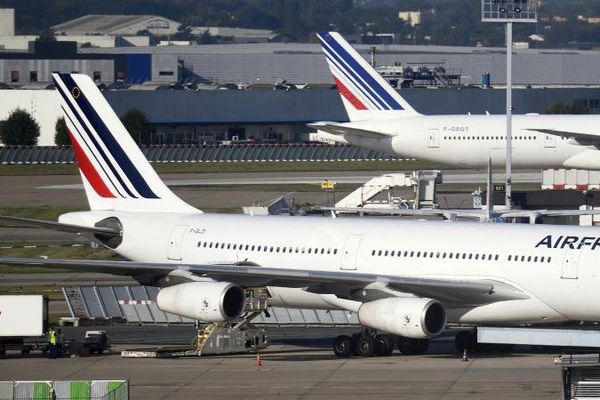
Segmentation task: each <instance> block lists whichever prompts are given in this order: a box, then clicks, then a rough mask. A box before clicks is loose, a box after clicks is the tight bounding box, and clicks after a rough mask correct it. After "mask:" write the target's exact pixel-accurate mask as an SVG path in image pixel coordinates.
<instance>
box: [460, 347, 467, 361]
mask: <svg viewBox="0 0 600 400" xmlns="http://www.w3.org/2000/svg"><path fill="white" fill-rule="evenodd" d="M461 360H463V361H469V357H468V356H467V349H466V348H465V349H464V350H463V355H462V358H461Z"/></svg>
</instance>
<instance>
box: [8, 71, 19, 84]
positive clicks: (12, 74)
mask: <svg viewBox="0 0 600 400" xmlns="http://www.w3.org/2000/svg"><path fill="white" fill-rule="evenodd" d="M10 81H11V82H13V83H14V82H19V71H10Z"/></svg>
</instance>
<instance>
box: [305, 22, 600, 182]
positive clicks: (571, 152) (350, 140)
mask: <svg viewBox="0 0 600 400" xmlns="http://www.w3.org/2000/svg"><path fill="white" fill-rule="evenodd" d="M317 36H318V38H319V41H320V43H321V47H322V49H323V52H324V53H325V58H326V60H327V64H328V66H329V69H330V71H331V73H332V75H333V79H334V81H335V83H336V86H337V88H338V91H339V93H340V96H341V98H342V102H343V104H344V107H345V110H346V112H347V114H348V118H349V121H350V122H346V123H338V122H316V123H312V124H309V126H310V127H312V128H314V129H316V130H317V131H318V135H317V137H318V138H319V140H326V141H334V142H338V143H346V144H352V145H355V146H358V147H364V148H368V149H371V150H376V151H382V152H385V153H387V154H395V155H400V156H402V157H406V158H415V159H418V160H426V161H432V162H436V163H442V164H446V165H451V166H456V167H461V168H463V167H464V168H484V167H485V166H486V164H487V160H488V158H490V157H491V158H492V160H493V161H494V166H495V167H504V166H505V160H506V116H505V115H423V114H420V113H419V112H417V111H416V110H415V109H414V108H413V107H412V106H411V105H410V104H409V103H408V102H407V101H406V100H405V99H404V98H403V97H402V96H401V95H400V93H398V91H396V90H395V89H394V88H393V87H392V86H391V85H390V84H389V83H388V82H387V81H386V80H385V79H383V78H382V77H381V76H380V75H379V74H378V73H377V71H375V69H374V68H373V67H371V65H370V64H369V63H368V62H367V61H366V60H365V59H364V58H363V57H362V56H361V55H360V54H358V52H357V51H356V50H355V49H354V48H353V47H352V46H351V45H350V44H348V42H346V41H345V40H344V39H343V38H342V36H341V35H340V34H339V33H337V32H324V33H319V34H317ZM512 121H513V122H512V124H513V128H512V129H513V130H512V132H513V133H512V135H511V136H512V147H513V150H512V166H513V168H579V169H587V170H599V169H600V151H599V146H600V130H599V129H598V127H599V126H600V115H539V114H534V115H530V114H525V115H514V116H513V119H512Z"/></svg>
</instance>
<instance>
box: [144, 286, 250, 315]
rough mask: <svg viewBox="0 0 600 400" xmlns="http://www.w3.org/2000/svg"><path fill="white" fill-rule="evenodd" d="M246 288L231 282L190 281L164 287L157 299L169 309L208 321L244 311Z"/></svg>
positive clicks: (166, 310) (162, 307) (178, 313)
mask: <svg viewBox="0 0 600 400" xmlns="http://www.w3.org/2000/svg"><path fill="white" fill-rule="evenodd" d="M245 300H246V298H245V294H244V291H243V290H242V288H240V287H239V286H237V285H234V284H233V283H229V282H189V283H181V284H178V285H173V286H169V287H165V288H162V289H161V290H160V291H159V292H158V297H157V298H156V303H157V305H158V308H159V309H161V310H162V311H165V312H170V313H172V314H177V315H181V316H184V317H188V318H192V319H195V320H198V321H205V322H224V321H228V320H231V319H235V318H238V317H239V316H240V315H241V314H242V312H243V311H244V305H245Z"/></svg>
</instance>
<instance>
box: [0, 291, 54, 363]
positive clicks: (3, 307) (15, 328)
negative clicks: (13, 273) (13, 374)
mask: <svg viewBox="0 0 600 400" xmlns="http://www.w3.org/2000/svg"><path fill="white" fill-rule="evenodd" d="M47 328H48V298H47V297H45V296H38V295H14V296H13V295H6V296H0V356H2V355H4V354H6V350H7V349H17V350H21V352H22V353H24V354H27V353H29V352H30V351H31V350H34V349H36V348H40V349H41V350H43V349H44V348H45V344H46V340H45V337H44V335H45V333H46V331H47Z"/></svg>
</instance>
